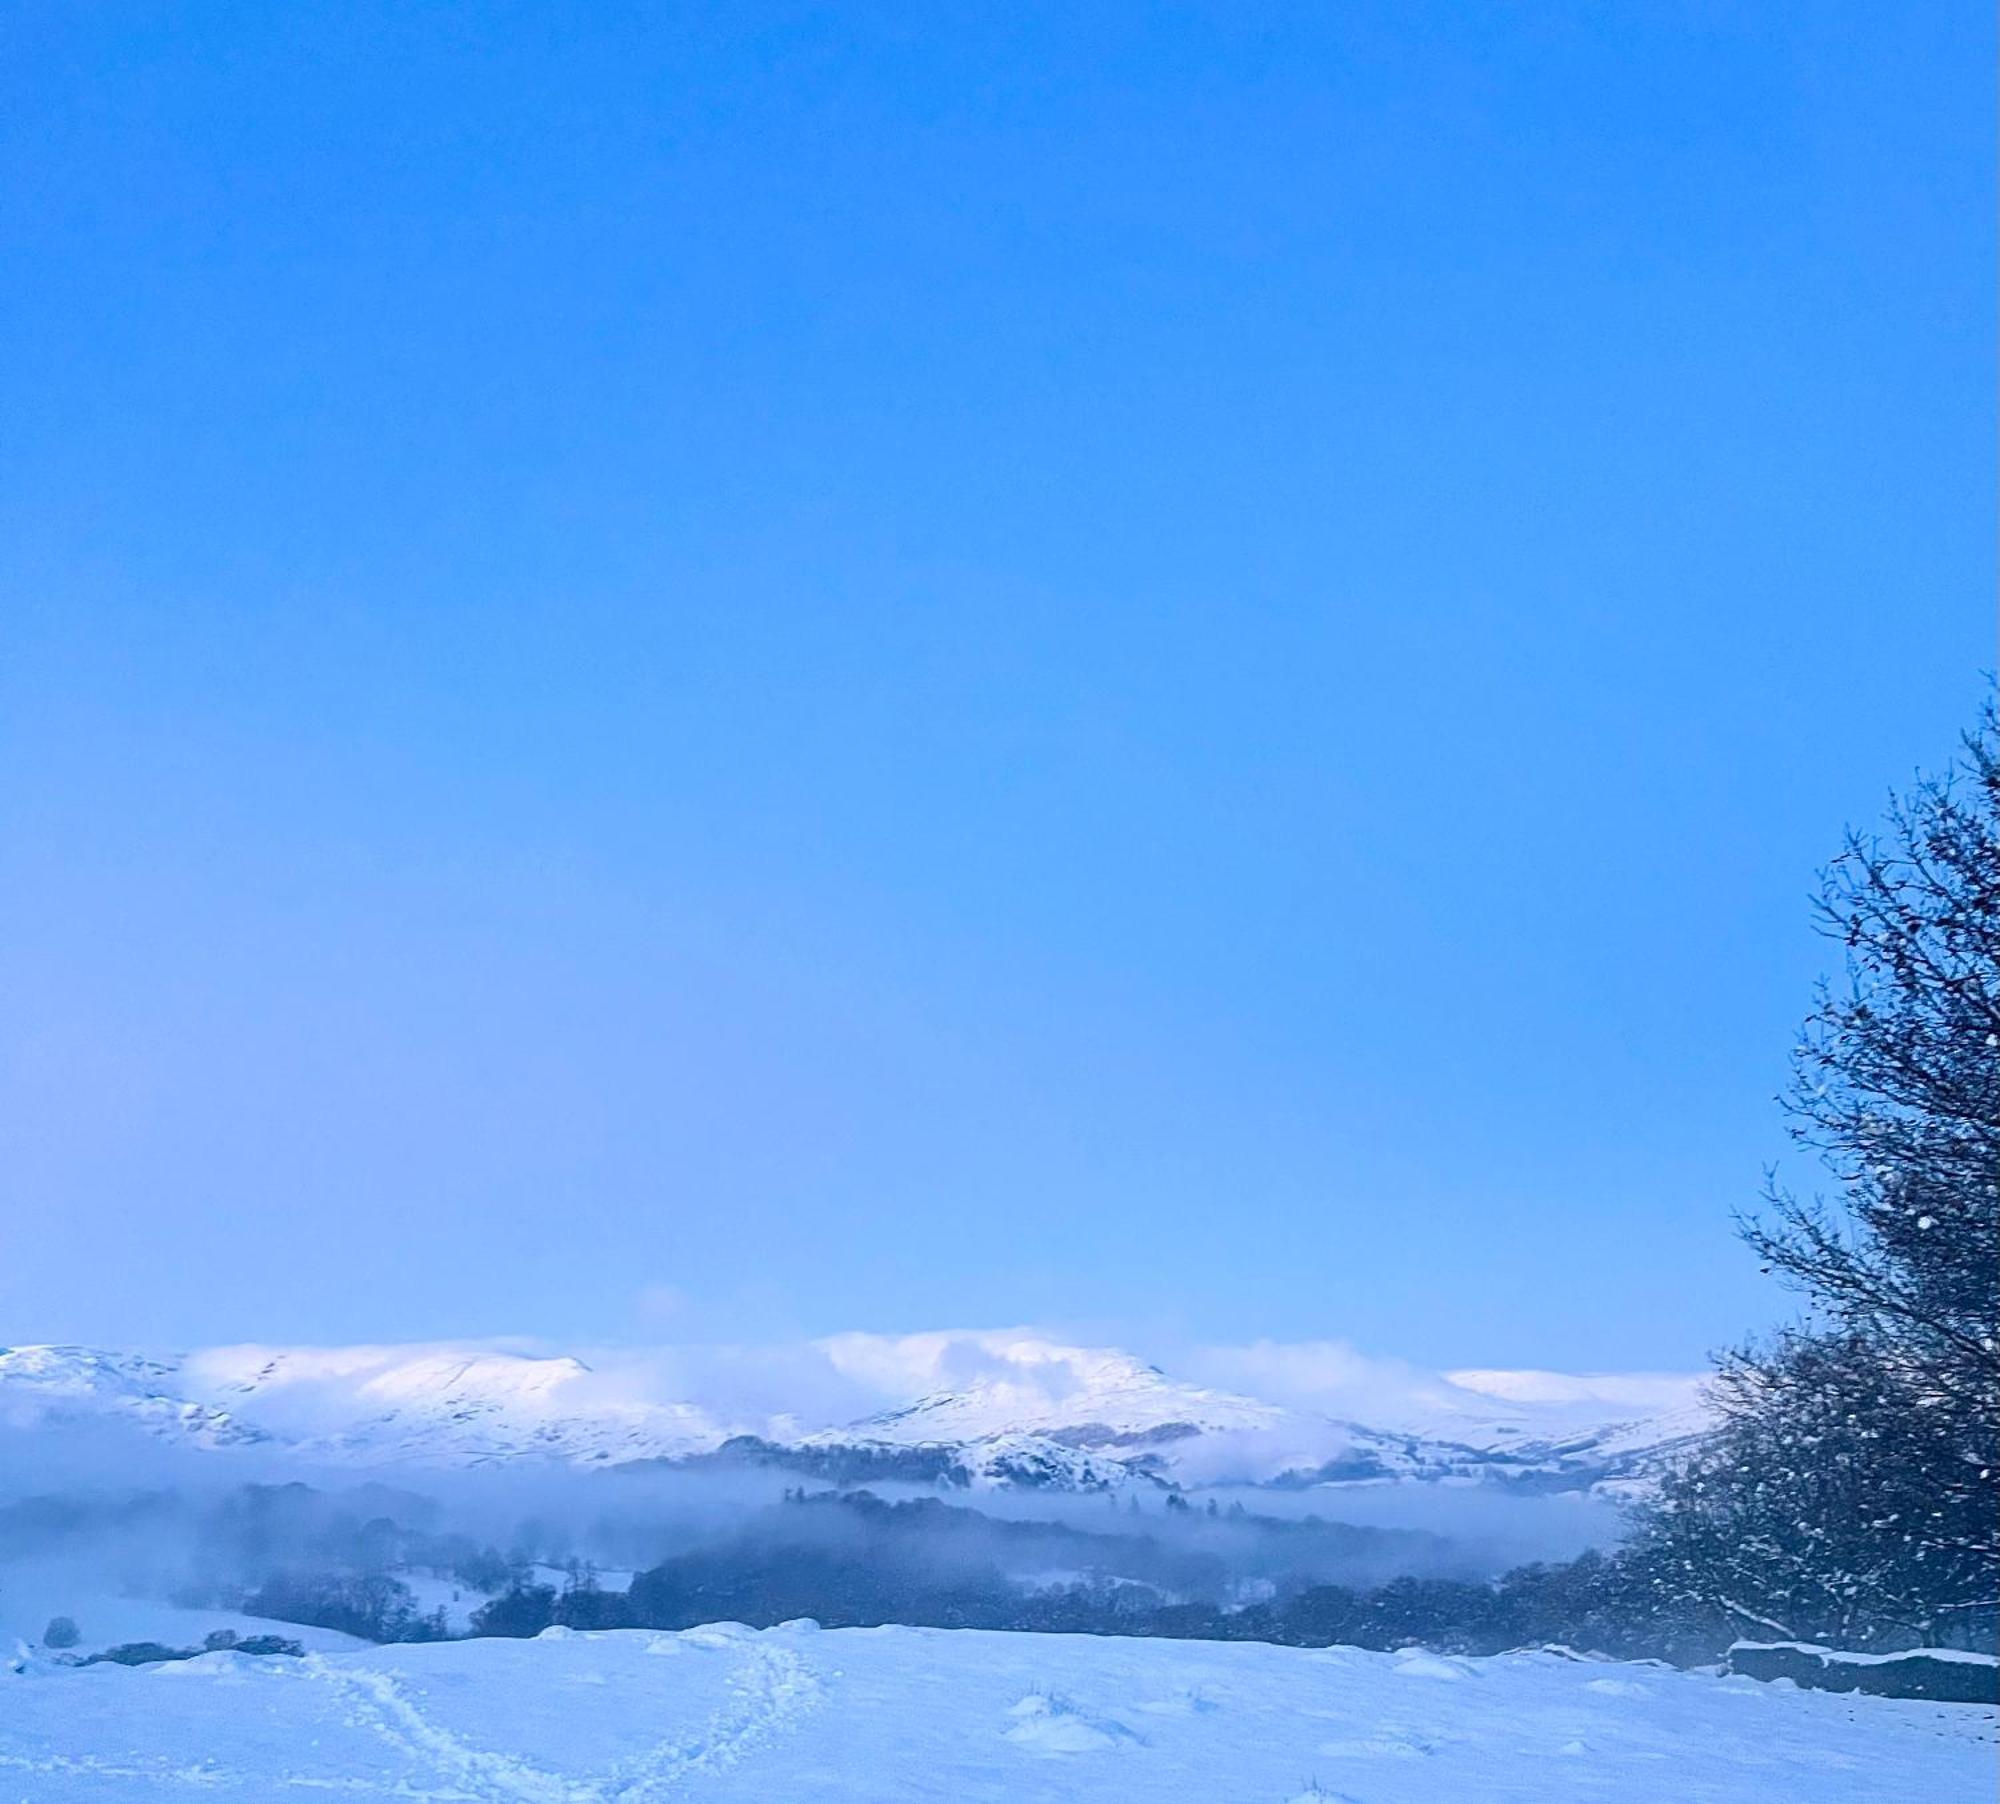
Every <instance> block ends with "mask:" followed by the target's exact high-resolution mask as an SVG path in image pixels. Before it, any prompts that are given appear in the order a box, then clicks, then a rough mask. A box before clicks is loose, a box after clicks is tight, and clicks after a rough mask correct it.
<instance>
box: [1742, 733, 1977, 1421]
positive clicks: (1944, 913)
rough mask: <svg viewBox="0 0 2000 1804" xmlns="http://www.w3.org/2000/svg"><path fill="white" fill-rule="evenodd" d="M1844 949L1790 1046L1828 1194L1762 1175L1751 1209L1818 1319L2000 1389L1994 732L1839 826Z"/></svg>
mask: <svg viewBox="0 0 2000 1804" xmlns="http://www.w3.org/2000/svg"><path fill="white" fill-rule="evenodd" d="M1818 913H1819V921H1820V925H1821V927H1822V929H1823V930H1824V931H1825V932H1826V933H1827V934H1829V935H1830V936H1832V937H1835V938H1837V939H1838V940H1839V941H1840V942H1841V943H1842V945H1843V946H1844V947H1845V948H1846V953H1847V975H1846V981H1845V982H1844V983H1843V984H1841V985H1839V986H1837V987H1836V986H1833V985H1826V986H1823V987H1822V989H1821V992H1820V996H1819V999H1818V1006H1817V1007H1816V1008H1815V1009H1814V1011H1813V1013H1812V1015H1811V1017H1810V1018H1809V1020H1808V1021H1807V1024H1806V1031H1805V1033H1804V1035H1803V1036H1802V1039H1801V1042H1800V1045H1799V1047H1798V1050H1797V1053H1796V1055H1795V1059H1794V1071H1793V1084H1792V1089H1791V1092H1790V1094H1789V1096H1788V1098H1787V1100H1788V1103H1789V1105H1790V1108H1791V1112H1792V1115H1793V1122H1794V1130H1793V1131H1794V1133H1795V1135H1796V1136H1797V1138H1798V1139H1799V1140H1800V1141H1801V1142H1802V1143H1804V1144H1806V1145H1808V1146H1810V1147H1812V1148H1813V1149H1814V1150H1815V1151H1817V1152H1818V1153H1819V1154H1820V1155H1821V1156H1822V1157H1823V1158H1824V1159H1825V1160H1826V1162H1827V1164H1828V1165H1829V1166H1830V1167H1831V1168H1832V1170H1833V1172H1834V1174H1835V1176H1836V1177H1837V1178H1838V1179H1839V1180H1840V1181H1841V1184H1842V1187H1843V1190H1844V1192H1845V1194H1844V1195H1843V1197H1842V1198H1841V1200H1840V1204H1839V1205H1838V1206H1837V1207H1829V1206H1828V1205H1827V1204H1825V1203H1824V1202H1823V1201H1821V1200H1820V1199H1818V1198H1814V1199H1810V1200H1804V1199H1801V1198H1798V1197H1796V1196H1793V1195H1792V1194H1790V1193H1789V1192H1787V1191H1784V1190H1781V1189H1778V1188H1776V1187H1775V1186H1774V1187H1773V1189H1772V1190H1771V1191H1770V1193H1769V1196H1768V1198H1767V1201H1768V1204H1769V1210H1768V1213H1767V1215H1766V1216H1765V1217H1764V1218H1763V1219H1761V1220H1753V1221H1751V1222H1748V1223H1747V1224H1746V1225H1745V1233H1746V1237H1747V1238H1748V1240H1749V1241H1750V1244H1751V1245H1752V1246H1753V1247H1755V1248H1756V1249H1757V1251H1758V1252H1759V1253H1761V1254H1762V1255H1763V1257H1764V1260H1765V1263H1766V1264H1767V1265H1769V1266H1770V1267H1771V1268H1772V1269H1774V1270H1776V1271H1777V1272H1779V1273H1781V1274H1782V1275H1783V1276H1784V1277H1786V1278H1787V1279H1789V1280H1790V1281H1792V1282H1793V1283H1795V1284H1796V1285H1798V1286H1799V1287H1800V1288H1802V1289H1803V1290H1804V1291H1805V1292H1806V1294H1807V1295H1808V1296H1809V1297H1810V1298H1811V1300H1812V1303H1813V1305H1814V1307H1815V1309H1816V1310H1817V1311H1819V1312H1820V1313H1821V1314H1822V1315H1823V1316H1824V1317H1826V1318H1828V1319H1830V1320H1832V1321H1836V1322H1839V1323H1841V1324H1842V1325H1843V1326H1846V1327H1848V1328H1851V1329H1852V1330H1854V1331H1855V1332H1857V1333H1860V1334H1863V1335H1867V1336H1869V1337H1871V1338H1875V1339H1879V1340H1881V1341H1882V1342H1884V1343H1885V1344H1888V1345H1891V1346H1893V1347H1894V1348H1895V1350H1896V1356H1897V1358H1898V1360H1899V1361H1901V1362H1903V1363H1905V1364H1907V1365H1908V1366H1910V1367H1911V1368H1912V1369H1913V1370H1914V1371H1915V1372H1916V1373H1918V1374H1920V1375H1921V1377H1922V1379H1923V1381H1924V1383H1925V1384H1926V1385H1927V1386H1928V1387H1929V1388H1931V1389H1932V1390H1934V1391H1935V1392H1937V1393H1938V1394H1939V1396H1940V1397H1942V1398H1947V1399H1949V1400H1951V1402H1952V1403H1953V1404H1955V1405H1958V1406H1962V1407H1964V1408H1966V1409H1968V1410H1970V1411H1972V1412H1973V1413H1975V1414H1980V1415H1984V1416H1987V1417H1989V1418H1990V1417H1991V1416H1992V1415H1993V1414H1994V1412H1995V1409H1996V1399H2000V735H1996V731H1995V722H1994V716H1993V713H1992V711H1991V710H1990V709H1989V710H1988V713H1987V715H1986V718H1985V720H1984V722H1983V723H1982V727H1981V730H1980V731H1979V732H1978V733H1976V734H1972V735H1968V737H1967V739H1966V741H1965V755H1964V757H1963V758H1962V760H1961V761H1960V763H1959V765H1958V767H1957V768H1956V769H1954V770H1953V771H1951V772H1950V773H1948V774H1947V775H1946V776H1944V777H1943V778H1940V779H1937V780H1935V781H1931V782H1926V783H1922V784H1920V785H1919V786H1918V788H1917V789H1916V791H1915V793H1914V794H1913V795H1912V796H1911V797H1910V798H1909V799H1908V800H1907V801H1905V802H1901V803H1898V804H1896V805H1895V806H1894V807H1893V809H1892V811H1891V814H1890V817H1889V832H1888V834H1887V835H1886V836H1885V837H1884V838H1879V839H1878V838H1874V837H1863V836H1861V835H1850V836H1849V839H1848V843H1847V849H1846V851H1845V852H1844V853H1843V854H1842V855H1841V857H1840V858H1839V859H1837V860H1836V861H1835V862H1834V864H1833V865H1832V866H1831V867H1829V869H1828V871H1827V873H1826V876H1825V880H1824V882H1823V885H1822V889H1821V894H1820V899H1819V907H1818Z"/></svg>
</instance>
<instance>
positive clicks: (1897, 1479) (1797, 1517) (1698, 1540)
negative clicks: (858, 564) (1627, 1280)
mask: <svg viewBox="0 0 2000 1804" xmlns="http://www.w3.org/2000/svg"><path fill="white" fill-rule="evenodd" d="M1716 1390H1717V1396H1718V1401H1719V1402H1720V1404H1721V1408H1722V1417H1723V1420H1722V1426H1721V1428H1720V1430H1719V1432H1718V1433H1717V1434H1716V1436H1715V1437H1714V1439H1713V1440H1712V1441H1711V1442H1710V1443H1709V1445H1708V1446H1707V1447H1706V1448H1704V1449H1703V1451H1702V1452H1701V1453H1700V1454H1699V1455H1698V1456H1697V1457H1696V1458H1695V1459H1693V1460H1692V1461H1690V1462H1689V1463H1688V1465H1687V1466H1685V1467H1684V1468H1683V1469H1682V1470H1681V1471H1679V1472H1677V1473H1675V1474H1674V1475H1673V1476H1672V1477H1670V1478H1669V1479H1668V1480H1667V1481H1666V1484H1665V1487H1664V1491H1663V1496H1662V1507H1661V1508H1660V1510H1659V1511H1658V1512H1657V1514H1656V1515H1655V1517H1654V1519H1653V1522H1652V1525H1651V1530H1650V1533H1649V1534H1648V1535H1646V1536H1644V1537H1642V1539H1641V1542H1640V1545H1639V1547H1638V1548H1637V1549H1635V1558H1636V1559H1637V1561H1638V1563H1639V1564H1641V1565H1643V1566H1644V1569H1645V1570H1646V1572H1647V1573H1648V1574H1649V1575H1650V1576H1651V1578H1652V1581H1653V1583H1654V1586H1655V1589H1656V1594H1657V1595H1658V1596H1659V1597H1660V1598H1661V1599H1662V1600H1672V1601H1678V1602H1680V1603H1682V1604H1684V1605H1693V1606H1701V1607H1705V1608H1706V1610H1707V1611H1708V1612H1709V1613H1710V1614H1711V1615H1712V1616H1713V1618H1714V1619H1715V1620H1716V1621H1717V1622H1718V1623H1722V1624H1727V1625H1729V1628H1730V1632H1732V1633H1735V1634H1746V1633H1747V1634H1749V1635H1750V1636H1751V1637H1752V1638H1753V1639H1754V1638H1756V1637H1757V1636H1758V1635H1760V1634H1762V1635H1764V1636H1765V1637H1766V1638H1768V1637H1770V1636H1777V1637H1779V1638H1781V1639H1788V1640H1807V1641H1824V1642H1830V1643H1832V1644H1833V1645H1835V1646H1844V1647H1870V1646H1878V1645H1879V1646H1908V1645H1910V1644H1912V1643H1934V1642H1937V1641H1940V1640H1955V1639H1960V1638H1962V1631H1966V1630H1970V1629H1973V1628H1974V1627H1975V1626H1976V1624H1975V1623H1974V1622H1973V1620H1971V1619H1970V1618H1969V1617H1968V1615H1967V1612H1968V1611H1972V1610H1976V1609H1977V1607H1978V1606H1979V1605H1980V1604H1981V1603H1982V1602H1983V1600H1985V1599H1988V1598H1990V1597H1991V1596H1992V1595H1993V1591H1992V1586H1993V1556H1992V1552H1991V1546H1990V1542H1991V1535H1992V1522H1991V1496H1990V1487H1989V1486H1988V1485H1986V1484H1985V1483H1984V1482H1982V1480H1981V1478H1980V1474H1979V1470H1978V1468H1977V1465H1976V1464H1975V1462H1976V1461H1977V1460H1978V1459H1980V1458H1981V1457H1982V1456H1981V1454H1980V1453H1979V1452H1978V1451H1977V1450H1976V1449H1972V1448H1968V1446H1967V1445H1966V1433H1965V1424H1964V1423H1963V1422H1962V1421H1961V1420H1959V1419H1958V1418H1957V1417H1956V1416H1955V1414H1954V1412H1952V1411H1951V1410H1950V1409H1949V1408H1942V1407H1938V1406H1936V1401H1935V1399H1936V1393H1935V1392H1934V1391H1932V1390H1931V1389H1930V1388H1929V1387H1928V1386H1927V1384H1926V1382H1925V1381H1924V1380H1923V1379H1922V1377H1921V1376H1919V1375H1918V1374H1916V1373H1914V1372H1913V1371H1912V1370H1911V1368H1909V1367H1908V1366H1907V1365H1905V1364H1902V1363H1900V1362H1898V1361H1897V1360H1896V1359H1895V1358H1894V1356H1893V1354H1885V1349H1884V1347H1883V1345H1882V1344H1881V1343H1880V1342H1879V1341H1877V1340H1872V1339H1869V1338H1866V1337H1863V1336H1861V1335H1857V1334H1854V1333H1852V1332H1848V1331H1844V1330H1839V1329H1834V1330H1821V1331H1810V1330H1793V1331H1791V1332H1789V1333H1785V1334H1781V1335H1779V1336H1777V1337H1776V1338H1775V1339H1774V1340H1772V1341H1770V1342H1768V1343H1767V1344H1765V1345H1764V1346H1762V1347H1760V1348H1758V1349H1756V1350H1755V1351H1754V1352H1752V1353H1748V1354H1739V1355H1736V1356H1734V1357H1733V1358H1731V1359H1730V1360H1729V1361H1727V1362H1726V1363H1725V1364H1724V1366H1723V1369H1722V1371H1721V1372H1720V1374H1719V1375H1718V1379H1717V1386H1716Z"/></svg>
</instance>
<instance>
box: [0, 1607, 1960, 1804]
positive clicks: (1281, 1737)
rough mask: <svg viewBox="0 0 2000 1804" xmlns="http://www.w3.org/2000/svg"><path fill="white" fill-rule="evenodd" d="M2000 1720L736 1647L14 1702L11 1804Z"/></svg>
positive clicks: (1416, 1755)
mask: <svg viewBox="0 0 2000 1804" xmlns="http://www.w3.org/2000/svg"><path fill="white" fill-rule="evenodd" d="M1994 1736H1995V1716H1994V1713H1993V1712H1991V1711H1987V1710H1980V1709H1975V1708H1970V1707H1966V1706H1949V1705H1932V1704H1918V1703H1901V1702H1893V1701H1889V1700H1886V1699H1878V1698H1860V1697H1852V1696H1834V1695H1829V1694H1825V1693H1814V1692H1802V1691H1795V1690H1792V1689H1790V1688H1789V1687H1786V1686H1782V1685H1762V1684H1759V1683H1757V1682H1756V1681H1754V1680H1749V1679H1718V1678H1713V1677H1707V1676H1703V1675H1697V1674H1691V1673H1680V1672H1674V1671H1670V1670H1667V1669H1665V1668H1656V1667H1649V1666H1629V1665H1625V1666H1621V1665H1611V1664H1604V1663H1597V1662H1589V1661H1578V1660H1572V1659H1568V1658H1564V1657H1561V1656H1559V1655H1553V1654H1514V1655H1507V1656H1504V1657H1502V1658H1499V1659H1493V1660H1449V1659H1441V1658H1439V1657H1437V1656H1435V1655H1429V1654H1421V1653H1411V1654H1405V1655H1391V1654H1370V1653H1362V1652H1359V1651H1356V1650H1352V1649H1344V1648H1334V1649H1328V1650H1324V1651H1315V1650H1304V1649H1296V1648H1277V1647H1264V1646H1257V1645H1244V1644H1232V1645H1220V1644H1215V1643H1205V1642H1178V1641H1141V1640H1111V1639H1099V1638H1094V1637H1088V1636H1039V1635H1006V1634H988V1633H977V1632H969V1631H945V1630H929V1629H904V1628H889V1629H844V1630H838V1631H834V1632H827V1633H822V1632H819V1631H817V1630H815V1629H813V1628H812V1627H811V1626H810V1625H790V1626H787V1627H783V1628H778V1629H773V1630H768V1631H764V1632H762V1633H758V1632H755V1631H752V1630H749V1629H745V1628H740V1627H737V1626H734V1625H723V1626H718V1627H712V1628H706V1629H692V1630H689V1631H687V1632H686V1633H684V1634H677V1635H657V1634H648V1633H644V1632H621V1633H613V1634H602V1635H579V1634H564V1633H563V1632H562V1631H552V1633H551V1634H550V1635H549V1636H545V1637H543V1638H542V1639H540V1640H537V1641H530V1642H513V1641H474V1642H457V1643H446V1644H436V1645H428V1646H404V1647H389V1648H374V1649H369V1650H367V1651H365V1652H353V1653H339V1654H329V1655H317V1656H313V1657H311V1658H308V1659H305V1660H288V1659H263V1660H257V1659H248V1658H245V1657H243V1656H240V1655H235V1654H211V1655H206V1656H204V1657H202V1658H201V1659H199V1660H194V1661H190V1662H186V1663H183V1664H180V1665H174V1666H160V1667H152V1668H144V1669H139V1670H126V1669H123V1668H113V1667H101V1666H100V1667H92V1668H89V1669H85V1670H59V1669H52V1668H50V1667H47V1666H46V1665H42V1664H31V1665H30V1667H29V1668H28V1669H27V1670H26V1671H25V1672H23V1673H20V1674H17V1675H13V1676H0V1797H15V1796H19V1797H21V1798H25V1799H32V1800H34V1804H70V1801H74V1804H85V1801H88V1804H113V1801H115V1800H119V1799H148V1800H158V1799H175V1798H190V1799H191V1798H204V1799H213V1798H216V1797H229V1796H234V1797H242V1798H250V1799H267V1798H279V1797H285V1796H289V1795H291V1794H293V1793H294V1792H307V1793H325V1792H335V1793H339V1794H342V1795H345V1796H349V1797H357V1798H369V1797H395V1798H405V1799H409V1798H426V1799H435V1800H446V1799H455V1800H508V1801H513V1804H610V1801H612V1800H619V1801H621V1804H651V1801H655V1800H659V1801H664V1800H668V1799H689V1800H694V1799H736V1800H746V1801H747V1800H756V1801H757V1804H800V1801H803V1800H811V1799H850V1800H851V1799H860V1800H867V1801H869V1804H895V1801H896V1800H903V1799H909V1800H916V1799H925V1800H954V1801H958V1800H971V1799H992V1800H1008V1801H1010V1804H1011V1801H1013V1800H1021V1801H1023V1804H1032V1801H1034V1800H1058V1799H1075V1800H1085V1799H1096V1800H1106V1801H1127V1800H1129V1801H1131V1804H1139V1801H1140V1800H1144V1801H1146V1804H1161V1801H1163V1800H1166V1801H1170V1800H1189V1801H1191V1804H1232V1801H1236V1800H1241V1801H1242V1804H1256V1801H1268V1804H1300V1801H1305V1804H1311V1801H1314V1800H1319V1801H1325V1800H1347V1801H1349V1804H1446V1801H1449V1804H1464V1801H1465V1800H1473V1799H1477V1800H1480V1801H1481V1804H1509V1801H1513V1800H1518V1801H1520V1804H1528V1801H1529V1800H1532V1801H1533V1804H1559V1801H1560V1800H1563V1799H1579V1800H1581V1799H1594V1800H1618V1801H1620V1804H1669V1801H1671V1804H1705V1801H1726V1800H1744V1801H1745V1804H1748V1801H1749V1800H1753V1799H1754V1800H1756V1801H1757V1804H1774V1801H1777V1800H1789V1799H1812V1800H1814V1801H1815V1804H1848V1801H1852V1804H1862V1801H1863V1800H1865V1801H1866V1804H1879V1800H1880V1799H1882V1798H1883V1797H1885V1796H1896V1797H1916V1798H1923V1799H1927V1800H1934V1801H1936V1804H1955V1801H1957V1800H1961V1799H1963V1800H1967V1801H1968V1804H1969V1801H1970V1800H1973V1799H1976V1798H1985V1797H1990V1796H1991V1795H1992V1788H1993V1782H1994V1778H1995V1745H1994Z"/></svg>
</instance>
